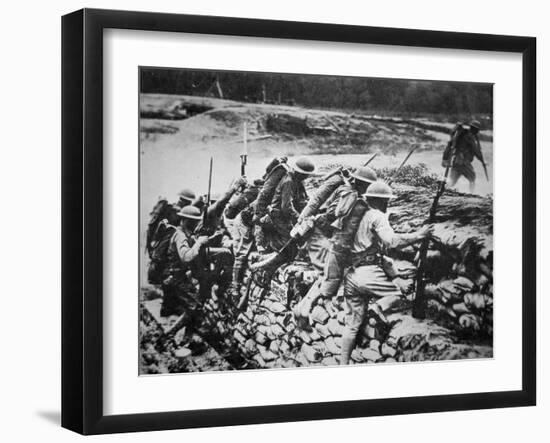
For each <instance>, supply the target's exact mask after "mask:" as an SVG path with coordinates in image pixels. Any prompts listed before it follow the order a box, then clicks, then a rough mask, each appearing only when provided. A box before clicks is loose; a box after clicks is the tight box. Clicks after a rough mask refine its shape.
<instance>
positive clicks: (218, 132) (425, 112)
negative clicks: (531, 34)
mask: <svg viewBox="0 0 550 443" xmlns="http://www.w3.org/2000/svg"><path fill="white" fill-rule="evenodd" d="M139 85H140V86H139V132H140V134H139V188H140V189H139V251H140V252H139V254H140V259H139V261H140V263H139V266H140V272H139V275H140V277H139V278H140V294H139V346H140V350H139V374H140V375H150V374H167V373H185V372H205V371H228V370H251V369H252V370H259V369H281V368H301V367H311V366H338V365H364V364H391V363H393V364H399V363H402V362H426V361H436V360H439V361H443V360H460V359H488V358H492V357H493V303H494V301H493V300H494V294H493V85H492V84H490V83H471V82H451V81H435V80H430V79H393V78H370V77H345V76H327V75H302V74H294V73H263V72H240V71H211V70H196V69H183V68H182V69H180V68H163V67H140V68H139ZM130 222H131V220H130Z"/></svg>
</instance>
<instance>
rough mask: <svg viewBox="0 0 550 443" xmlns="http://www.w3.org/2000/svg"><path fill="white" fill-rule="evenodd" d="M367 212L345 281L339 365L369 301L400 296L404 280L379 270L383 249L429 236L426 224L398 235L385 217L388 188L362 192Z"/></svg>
mask: <svg viewBox="0 0 550 443" xmlns="http://www.w3.org/2000/svg"><path fill="white" fill-rule="evenodd" d="M365 197H366V199H367V204H368V207H369V208H368V209H367V211H366V212H365V215H364V216H363V218H362V220H361V223H360V224H359V228H358V229H357V233H356V234H355V239H354V241H353V246H352V249H351V253H352V256H351V261H352V267H351V268H350V270H349V272H348V273H347V275H346V277H345V278H344V296H345V298H346V302H347V304H348V307H349V313H348V315H347V316H346V326H345V328H344V332H343V334H342V355H341V359H340V364H342V365H345V364H348V363H349V359H350V355H351V352H352V351H353V348H354V347H355V340H356V338H357V334H358V333H359V329H360V328H361V325H362V324H363V322H364V320H365V318H366V314H367V307H368V303H369V301H370V300H371V298H375V299H380V298H383V297H386V296H390V295H393V296H402V294H403V292H404V291H406V289H408V288H405V287H404V285H403V281H401V280H398V279H394V280H391V279H390V278H389V277H388V276H387V275H386V273H385V272H384V268H383V267H382V262H381V253H382V252H383V251H385V250H386V249H401V248H405V247H407V246H409V245H412V244H414V243H417V242H421V241H422V240H423V239H425V238H427V237H429V236H431V235H432V232H433V226H431V225H426V226H424V227H423V228H422V229H420V230H419V231H417V232H413V233H410V234H397V233H395V232H394V230H393V229H392V227H391V226H390V223H389V221H388V216H387V213H386V212H387V208H388V202H389V200H390V199H391V198H393V195H392V191H391V188H390V187H389V186H388V185H387V184H385V183H383V182H376V183H373V184H372V185H370V186H369V188H368V190H367V192H366V193H365Z"/></svg>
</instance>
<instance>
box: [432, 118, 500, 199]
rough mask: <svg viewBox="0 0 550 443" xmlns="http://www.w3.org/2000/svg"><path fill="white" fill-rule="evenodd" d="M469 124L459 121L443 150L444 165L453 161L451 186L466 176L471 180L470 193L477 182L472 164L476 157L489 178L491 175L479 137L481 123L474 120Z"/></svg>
mask: <svg viewBox="0 0 550 443" xmlns="http://www.w3.org/2000/svg"><path fill="white" fill-rule="evenodd" d="M468 126H469V128H468V129H467V128H465V127H464V126H463V125H462V123H458V124H457V125H456V126H455V129H454V130H453V132H452V134H451V140H450V141H449V143H448V144H447V147H446V148H445V151H444V152H443V161H442V164H443V166H444V167H447V165H448V164H449V162H451V161H452V162H453V164H452V165H451V171H450V176H449V187H453V186H455V185H456V182H457V181H458V179H459V178H460V177H461V176H464V178H466V180H468V182H469V185H470V193H473V192H474V190H475V184H476V173H475V171H474V167H473V166H472V161H473V160H474V157H475V158H477V159H478V160H479V161H480V162H481V164H482V165H483V169H484V171H485V177H486V178H487V180H489V176H488V175H487V166H486V164H485V160H484V159H483V153H482V152H481V144H480V143H479V137H478V133H479V131H480V129H481V124H480V123H479V121H477V120H472V121H471V122H470V123H469V125H468ZM453 153H454V160H453Z"/></svg>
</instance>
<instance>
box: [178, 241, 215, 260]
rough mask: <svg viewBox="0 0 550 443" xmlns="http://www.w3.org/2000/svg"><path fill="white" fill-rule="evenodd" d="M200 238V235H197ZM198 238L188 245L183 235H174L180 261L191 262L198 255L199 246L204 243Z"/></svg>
mask: <svg viewBox="0 0 550 443" xmlns="http://www.w3.org/2000/svg"><path fill="white" fill-rule="evenodd" d="M206 238H208V237H206ZM200 239H201V237H199V240H200ZM199 240H197V242H195V244H194V245H193V246H189V241H188V240H187V238H185V237H184V236H183V235H178V236H177V237H176V239H175V244H176V250H177V251H178V256H179V258H180V260H181V262H182V263H191V262H192V261H193V260H195V259H196V258H197V257H198V256H199V253H200V250H201V247H202V245H203V244H204V241H202V240H201V241H199Z"/></svg>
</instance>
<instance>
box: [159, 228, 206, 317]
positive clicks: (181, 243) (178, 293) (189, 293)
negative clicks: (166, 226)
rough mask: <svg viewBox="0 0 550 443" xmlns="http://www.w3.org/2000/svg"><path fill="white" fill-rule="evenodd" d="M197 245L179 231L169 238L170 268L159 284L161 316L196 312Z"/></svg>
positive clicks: (188, 234)
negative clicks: (161, 294) (161, 298)
mask: <svg viewBox="0 0 550 443" xmlns="http://www.w3.org/2000/svg"><path fill="white" fill-rule="evenodd" d="M199 254H200V248H199V245H198V244H196V242H195V239H194V238H193V236H192V235H191V234H190V233H187V232H184V231H183V229H182V228H181V227H178V228H177V229H176V231H175V232H174V233H173V235H172V237H171V238H170V245H169V247H168V263H169V266H168V267H167V268H166V270H165V274H164V281H163V284H162V291H163V302H162V309H161V315H162V316H163V317H164V316H167V315H171V314H176V315H179V314H181V313H183V312H184V311H187V312H189V313H190V315H191V316H192V315H193V313H194V312H196V310H197V309H198V306H199V305H198V301H197V288H196V286H195V285H194V284H193V281H192V276H193V275H196V274H197V273H198V272H197V270H198V263H197V262H198V257H199Z"/></svg>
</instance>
